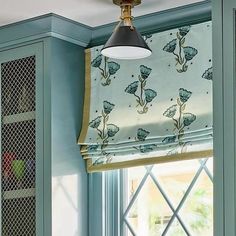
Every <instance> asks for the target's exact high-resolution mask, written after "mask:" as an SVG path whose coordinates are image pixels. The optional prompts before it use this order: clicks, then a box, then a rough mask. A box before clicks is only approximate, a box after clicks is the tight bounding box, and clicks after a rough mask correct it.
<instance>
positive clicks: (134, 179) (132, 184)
mask: <svg viewBox="0 0 236 236" xmlns="http://www.w3.org/2000/svg"><path fill="white" fill-rule="evenodd" d="M146 172H147V170H146V168H144V167H134V168H133V169H132V172H128V175H129V176H128V180H129V182H128V189H129V191H128V199H129V201H130V200H131V199H132V198H133V196H134V194H135V192H136V190H137V188H138V186H139V185H140V182H141V181H142V179H143V177H144V175H145V174H146Z"/></svg>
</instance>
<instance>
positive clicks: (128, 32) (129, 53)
mask: <svg viewBox="0 0 236 236" xmlns="http://www.w3.org/2000/svg"><path fill="white" fill-rule="evenodd" d="M101 53H102V54H103V55H104V56H106V57H109V58H115V59H140V58H145V57H148V56H150V55H151V54H152V50H151V49H150V48H149V47H148V45H147V43H146V42H145V41H144V39H143V37H142V36H141V35H140V33H139V32H138V31H137V30H136V29H135V27H130V26H119V27H117V29H116V30H115V31H114V32H113V34H112V35H111V37H110V38H109V39H108V41H107V43H106V44H105V46H104V47H103V49H102V52H101Z"/></svg>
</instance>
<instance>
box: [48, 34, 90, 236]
mask: <svg viewBox="0 0 236 236" xmlns="http://www.w3.org/2000/svg"><path fill="white" fill-rule="evenodd" d="M50 44H51V60H52V61H51V129H52V235H53V236H54V235H55V236H65V235H68V236H75V235H81V236H82V235H83V236H86V235H88V232H87V223H88V222H87V217H88V213H87V212H88V176H87V173H86V170H85V163H84V161H83V159H82V157H81V155H80V147H79V145H77V138H78V136H79V133H80V129H81V124H82V111H83V98H84V77H85V76H84V68H85V65H84V49H83V48H82V47H80V46H78V45H75V44H71V43H68V42H66V41H63V40H60V39H56V38H52V39H51V40H50ZM45 103H47V101H45Z"/></svg>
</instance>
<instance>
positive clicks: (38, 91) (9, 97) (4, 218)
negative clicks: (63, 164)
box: [0, 43, 43, 236]
mask: <svg viewBox="0 0 236 236" xmlns="http://www.w3.org/2000/svg"><path fill="white" fill-rule="evenodd" d="M42 52H43V45H42V43H36V44H31V45H28V46H23V47H18V48H14V49H9V50H6V51H2V52H0V70H1V73H0V83H1V96H0V97H1V157H2V159H1V235H2V236H34V235H40V236H41V235H43V233H42V230H43V224H42V218H43V214H42V213H43V144H42V134H43V131H42V130H43V96H42V93H43V92H42V91H43V88H42V87H43V57H42Z"/></svg>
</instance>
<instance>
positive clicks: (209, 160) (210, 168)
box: [206, 158, 213, 175]
mask: <svg viewBox="0 0 236 236" xmlns="http://www.w3.org/2000/svg"><path fill="white" fill-rule="evenodd" d="M206 166H207V168H208V170H209V172H210V173H211V175H213V158H210V159H208V161H207V164H206Z"/></svg>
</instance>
